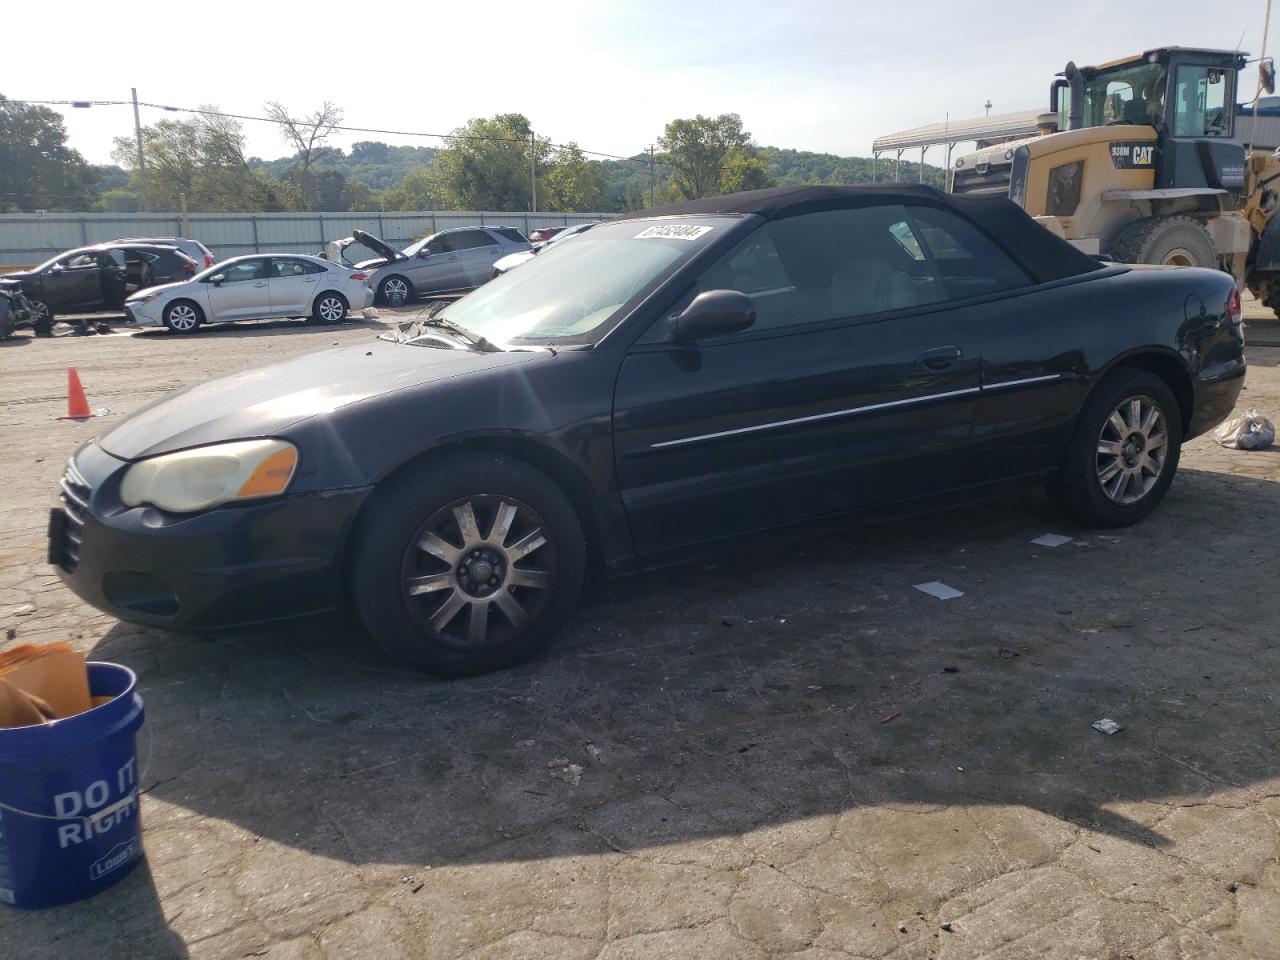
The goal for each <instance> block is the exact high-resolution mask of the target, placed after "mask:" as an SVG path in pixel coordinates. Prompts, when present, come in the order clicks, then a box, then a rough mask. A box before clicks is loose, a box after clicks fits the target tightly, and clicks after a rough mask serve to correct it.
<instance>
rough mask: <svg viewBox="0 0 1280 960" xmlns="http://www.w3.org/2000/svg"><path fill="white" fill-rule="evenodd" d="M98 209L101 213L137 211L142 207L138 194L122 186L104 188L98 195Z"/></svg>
mask: <svg viewBox="0 0 1280 960" xmlns="http://www.w3.org/2000/svg"><path fill="white" fill-rule="evenodd" d="M98 209H99V210H101V211H102V212H103V213H137V212H138V211H139V210H140V209H142V204H141V202H140V201H139V199H138V195H137V194H136V193H134V192H133V191H132V190H128V189H126V188H124V187H113V188H111V189H110V190H104V191H103V192H102V196H100V197H98Z"/></svg>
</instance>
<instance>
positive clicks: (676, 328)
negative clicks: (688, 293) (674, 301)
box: [672, 290, 756, 343]
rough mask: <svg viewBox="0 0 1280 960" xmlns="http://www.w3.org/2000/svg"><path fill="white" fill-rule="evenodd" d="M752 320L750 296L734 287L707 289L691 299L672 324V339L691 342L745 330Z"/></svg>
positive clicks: (754, 319)
mask: <svg viewBox="0 0 1280 960" xmlns="http://www.w3.org/2000/svg"><path fill="white" fill-rule="evenodd" d="M755 322H756V307H755V304H754V303H752V302H751V298H750V297H748V296H747V295H746V294H745V293H739V292H738V291H737V290H707V291H704V292H703V293H700V294H698V295H697V296H696V297H694V298H693V302H692V303H691V304H689V306H687V307H685V309H684V312H683V313H681V314H680V315H679V316H677V317H676V318H675V320H674V322H673V324H672V339H673V340H675V341H676V342H677V343H692V342H693V341H695V340H702V339H705V338H706V337H716V336H721V335H723V334H726V333H737V332H738V331H739V330H746V329H747V328H748V327H750V326H751V325H752V324H753V323H755Z"/></svg>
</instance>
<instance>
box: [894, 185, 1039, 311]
mask: <svg viewBox="0 0 1280 960" xmlns="http://www.w3.org/2000/svg"><path fill="white" fill-rule="evenodd" d="M910 213H911V219H912V225H913V226H914V227H915V230H916V232H917V233H918V234H919V236H920V237H921V239H922V240H923V241H924V247H925V249H926V250H927V251H928V253H929V256H930V259H931V260H932V261H933V265H934V268H935V269H936V270H937V272H938V275H939V277H940V278H941V281H942V287H943V290H944V291H945V299H947V300H963V299H964V298H966V297H975V296H981V295H982V294H988V293H999V292H1001V291H1003V290H1016V289H1018V288H1019V287H1026V286H1030V284H1031V280H1030V278H1029V277H1028V276H1027V275H1026V273H1024V272H1023V270H1022V268H1021V267H1020V266H1018V265H1017V264H1016V263H1015V262H1014V261H1013V259H1012V258H1011V257H1009V255H1008V254H1006V253H1005V252H1004V251H1003V250H1001V249H1000V248H999V247H998V246H996V244H995V242H994V241H992V240H991V239H990V238H988V237H987V236H986V234H984V233H983V232H982V231H981V230H979V229H978V228H977V227H975V226H974V225H973V224H971V223H969V222H968V221H967V220H965V219H964V218H963V217H960V216H959V215H957V214H954V213H952V212H951V211H949V210H942V209H940V208H938V207H911V208H910Z"/></svg>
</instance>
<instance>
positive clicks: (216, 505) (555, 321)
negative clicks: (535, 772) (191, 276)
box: [49, 185, 1245, 676]
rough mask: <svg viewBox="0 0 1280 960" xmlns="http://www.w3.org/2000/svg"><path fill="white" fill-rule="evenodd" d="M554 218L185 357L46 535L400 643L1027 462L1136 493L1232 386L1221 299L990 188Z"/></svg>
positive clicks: (1119, 493)
mask: <svg viewBox="0 0 1280 960" xmlns="http://www.w3.org/2000/svg"><path fill="white" fill-rule="evenodd" d="M556 247H557V245H552V246H551V247H550V248H548V249H547V250H546V251H545V252H544V253H543V254H541V255H539V256H538V257H537V258H535V259H534V260H533V261H531V262H530V263H528V264H526V265H525V266H523V267H521V268H520V269H519V270H516V271H512V272H511V273H509V274H506V275H504V276H501V277H498V278H497V279H495V280H494V281H493V282H491V283H489V284H486V285H485V286H484V287H482V288H481V289H480V290H478V291H476V292H475V293H473V294H471V295H470V296H467V297H465V298H463V299H461V300H459V301H457V302H455V303H453V304H451V305H450V306H448V307H447V308H446V309H444V310H443V311H442V312H440V313H439V314H437V315H435V316H432V317H430V318H426V319H422V320H420V321H418V322H416V323H414V324H407V325H406V326H405V327H404V328H403V329H402V330H400V331H399V332H398V333H395V334H387V335H384V337H383V338H381V339H380V340H379V341H377V342H374V343H372V344H359V345H353V346H347V347H339V348H335V349H331V350H326V351H323V352H320V353H316V354H312V355H310V356H304V357H300V358H297V359H293V360H290V361H287V362H284V363H279V364H275V365H271V366H266V367H260V368H258V369H256V370H252V371H248V372H245V373H240V374H236V375H232V376H229V377H224V378H221V379H218V380H213V381H210V382H208V383H205V384H202V385H199V386H195V387H192V388H190V389H188V390H186V391H184V392H182V393H179V394H177V395H175V396H173V397H170V398H168V399H165V400H161V401H159V402H157V403H155V404H153V405H151V406H149V407H146V408H144V409H142V410H140V411H139V412H137V413H135V414H133V415H132V416H131V417H129V418H127V419H126V420H124V421H123V422H121V423H119V424H118V425H116V426H114V427H113V428H112V429H110V430H108V431H106V432H105V433H103V434H102V436H101V437H100V438H98V439H96V440H93V441H90V442H88V443H86V444H85V445H84V446H83V447H81V448H80V450H79V451H77V453H76V454H75V456H74V457H73V458H72V460H71V461H70V463H69V464H68V467H67V471H66V476H65V477H64V479H63V481H62V489H61V504H60V506H58V508H57V509H55V510H54V511H53V513H52V517H51V522H50V540H49V559H50V561H51V562H52V563H53V564H54V565H55V566H56V568H57V570H58V572H59V574H60V575H61V577H62V578H63V580H64V581H65V582H66V583H67V584H68V585H69V586H70V588H71V589H72V590H74V591H75V592H76V593H77V594H79V595H80V596H81V597H83V598H84V599H85V600H86V601H88V602H89V603H91V604H93V605H94V606H96V607H98V608H100V609H102V610H104V611H107V612H109V613H111V614H113V615H115V616H117V617H120V618H122V619H125V620H131V621H136V622H139V623H145V624H151V625H154V626H158V627H168V628H171V629H175V630H184V629H187V630H202V631H203V630H211V629H217V628H229V627H235V626H244V625H249V624H260V623H263V622H267V621H272V620H278V619H281V618H285V617H294V616H301V615H306V614H316V613H321V612H325V611H330V610H333V609H335V608H338V607H342V606H348V605H349V606H350V607H352V608H354V610H355V612H356V613H357V614H358V616H359V618H360V620H361V621H362V622H363V624H364V626H365V627H366V628H367V630H368V633H369V634H370V635H371V636H372V637H373V638H374V639H375V640H376V641H377V642H378V643H379V644H381V646H382V647H383V648H385V649H386V650H387V651H389V652H390V653H391V654H392V655H394V656H395V657H397V658H399V659H400V660H402V661H403V662H405V663H408V664H412V665H414V666H416V667H419V668H422V669H424V670H427V671H429V672H432V673H435V674H439V675H450V676H452V675H460V674H466V673H474V672H478V671H484V670H492V669H496V668H500V667H504V666H507V665H510V664H514V663H517V662H519V661H521V660H524V659H526V658H528V657H531V656H533V655H534V654H536V653H538V652H539V651H541V650H542V649H543V648H544V647H545V646H546V645H547V644H548V643H549V642H550V641H551V639H552V638H553V637H554V636H555V635H556V633H557V632H558V631H559V630H560V629H561V628H562V627H563V625H564V624H565V623H566V621H567V620H568V619H569V617H570V615H571V614H572V612H573V609H574V606H575V603H576V600H577V597H578V594H579V591H580V590H581V588H582V586H583V583H584V581H585V580H586V579H587V578H588V577H589V576H602V575H611V574H617V573H625V572H628V571H633V570H636V569H640V568H645V567H650V566H653V565H657V564H663V563H670V562H684V561H688V560H691V559H694V558H699V557H705V556H717V555H722V554H723V553H724V552H725V551H736V550H739V549H741V546H742V545H743V544H745V543H751V542H755V541H757V540H761V539H767V538H772V537H775V536H779V535H795V534H798V533H801V532H814V531H817V532H822V531H826V530H829V529H831V528H833V527H836V526H838V525H845V524H849V523H851V522H854V521H859V520H867V519H875V518H883V517H884V516H886V515H888V514H898V513H900V512H902V511H904V510H918V509H925V508H928V507H930V506H933V505H937V504H939V503H944V502H950V501H952V500H954V499H955V498H956V497H971V496H978V495H982V494H986V493H989V492H991V491H992V490H995V489H997V488H999V487H1002V486H1003V485H1005V484H1007V483H1009V482H1015V483H1038V484H1043V485H1044V486H1045V487H1047V488H1048V490H1049V491H1050V493H1051V495H1052V497H1053V499H1054V500H1055V501H1056V502H1057V503H1058V504H1059V505H1060V507H1061V508H1062V509H1063V510H1065V511H1066V512H1067V513H1068V514H1069V515H1070V516H1071V517H1073V518H1075V519H1076V520H1078V521H1080V522H1082V523H1087V524H1094V525H1098V526H1102V527H1114V526H1121V525H1125V524H1131V523H1135V522H1137V521H1139V520H1141V519H1142V518H1143V517H1145V516H1146V515H1147V514H1148V513H1149V512H1150V511H1151V510H1153V509H1155V508H1156V506H1157V505H1158V504H1159V503H1160V501H1161V500H1162V499H1163V497H1164V496H1165V494H1166V492H1167V491H1168V489H1169V485H1170V482H1171V481H1172V479H1173V476H1174V472H1175V470H1176V469H1177V466H1178V456H1179V451H1180V448H1181V444H1182V443H1183V442H1184V441H1185V440H1187V439H1188V438H1191V437H1194V436H1197V435H1199V434H1201V433H1204V432H1205V431H1207V430H1209V429H1211V428H1212V427H1213V426H1215V425H1216V424H1217V423H1219V422H1220V421H1221V420H1223V419H1224V418H1225V417H1226V415H1227V414H1228V412H1229V411H1230V410H1231V409H1232V407H1233V406H1234V404H1235V402H1236V398H1237V396H1238V395H1239V392H1240V389H1241V385H1242V382H1243V379H1244V375H1245V360H1244V334H1243V326H1242V324H1241V315H1240V298H1239V294H1238V293H1237V291H1236V289H1235V287H1234V285H1233V284H1232V281H1231V278H1230V277H1228V276H1227V275H1225V274H1223V273H1219V272H1216V271H1211V270H1204V269H1192V268H1185V269H1176V270H1174V269H1169V270H1152V269H1148V270H1137V269H1133V268H1131V267H1129V266H1125V265H1119V264H1104V263H1100V262H1098V261H1097V260H1096V259H1094V258H1091V257H1088V256H1086V255H1084V254H1083V253H1081V252H1079V251H1078V250H1076V249H1075V248H1074V247H1072V246H1071V245H1070V244H1068V243H1066V242H1065V241H1063V240H1061V239H1059V238H1057V237H1055V236H1053V235H1052V234H1050V233H1049V232H1048V231H1046V230H1044V229H1043V228H1041V227H1040V226H1038V225H1037V224H1036V223H1035V222H1034V221H1033V220H1031V219H1030V218H1029V217H1028V216H1027V215H1026V214H1025V213H1023V211H1021V210H1020V209H1019V208H1017V207H1016V206H1015V205H1013V204H1012V203H1010V202H1009V201H1008V200H1006V199H1001V198H983V199H975V198H959V197H952V196H948V195H945V194H942V193H939V192H937V191H934V190H932V189H929V188H925V187H919V188H917V187H907V186H902V185H893V186H885V187H788V188H778V189H772V190H764V191H754V192H751V193H745V194H736V195H730V196H724V197H715V198H710V199H705V200H697V201H693V202H690V203H687V204H682V205H677V206H672V207H667V208H660V209H657V210H652V211H647V212H642V213H637V214H634V215H630V216H629V217H628V218H626V219H622V220H618V221H614V222H611V223H606V224H602V225H600V226H597V227H595V228H594V229H592V230H591V231H590V232H588V233H586V234H583V235H582V236H581V237H579V238H577V239H575V240H574V241H573V243H571V244H564V245H562V246H561V248H560V249H557V248H556Z"/></svg>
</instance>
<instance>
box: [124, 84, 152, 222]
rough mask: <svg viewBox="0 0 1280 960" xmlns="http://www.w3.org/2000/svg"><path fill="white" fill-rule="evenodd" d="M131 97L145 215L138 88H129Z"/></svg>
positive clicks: (145, 162) (145, 174) (145, 165)
mask: <svg viewBox="0 0 1280 960" xmlns="http://www.w3.org/2000/svg"><path fill="white" fill-rule="evenodd" d="M129 92H130V93H131V94H132V95H133V136H134V138H135V139H136V140H137V141H138V182H139V183H141V184H142V212H143V213H146V212H147V209H148V204H147V161H146V158H145V157H144V156H143V154H142V122H141V121H140V120H139V119H138V88H137V87H130V88H129Z"/></svg>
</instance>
